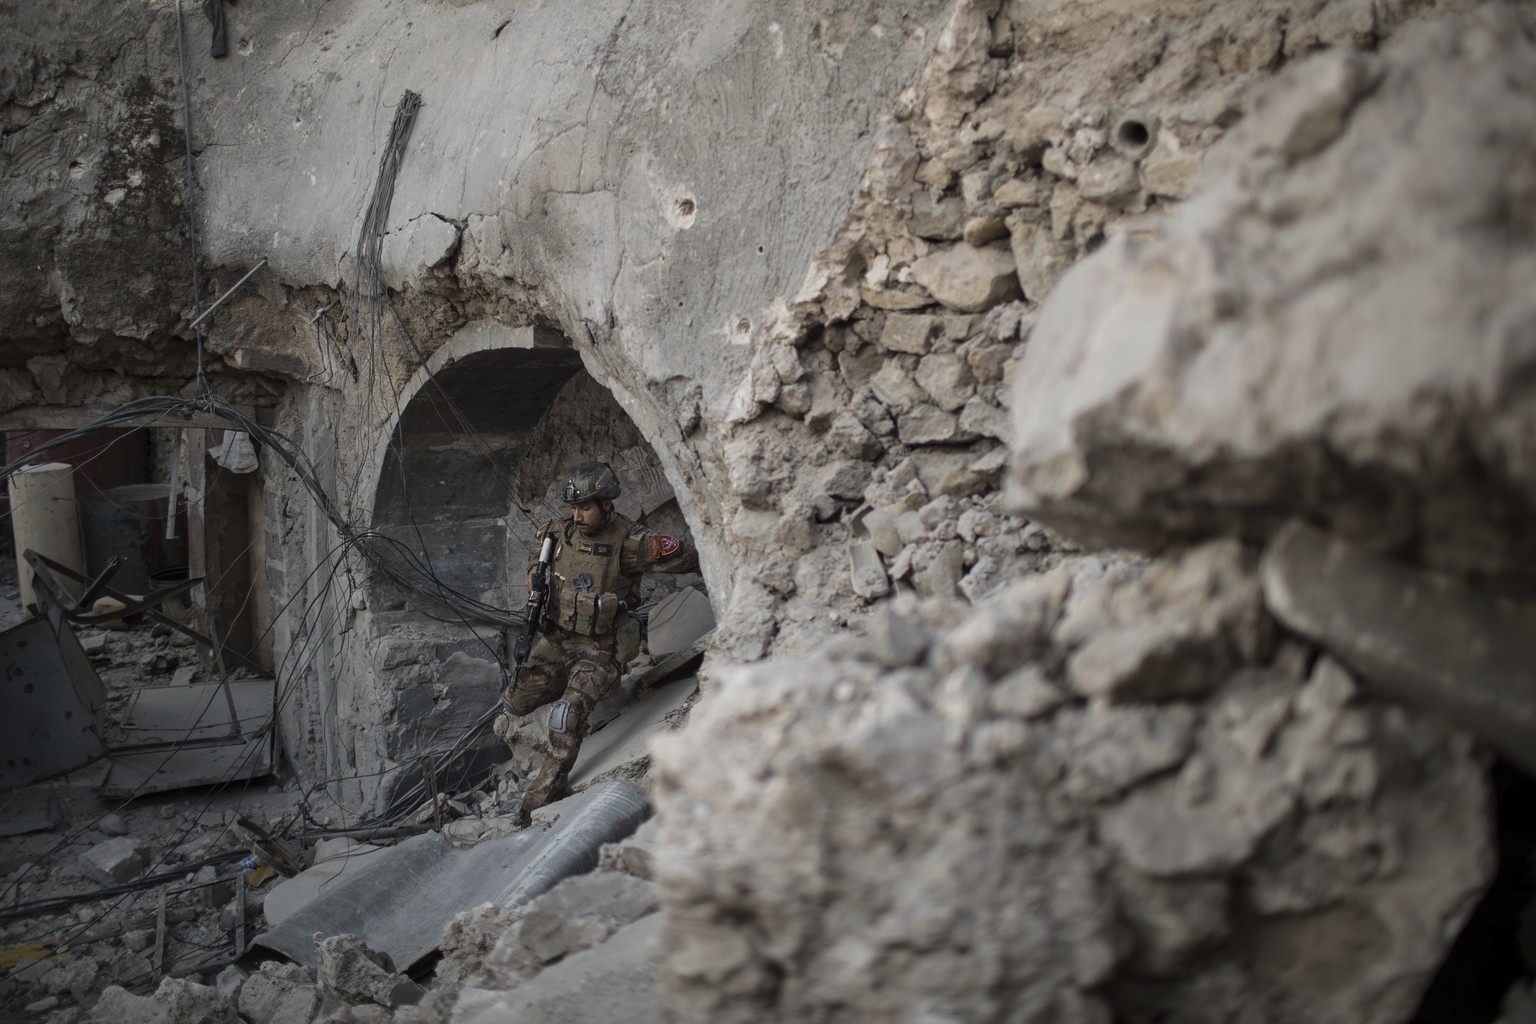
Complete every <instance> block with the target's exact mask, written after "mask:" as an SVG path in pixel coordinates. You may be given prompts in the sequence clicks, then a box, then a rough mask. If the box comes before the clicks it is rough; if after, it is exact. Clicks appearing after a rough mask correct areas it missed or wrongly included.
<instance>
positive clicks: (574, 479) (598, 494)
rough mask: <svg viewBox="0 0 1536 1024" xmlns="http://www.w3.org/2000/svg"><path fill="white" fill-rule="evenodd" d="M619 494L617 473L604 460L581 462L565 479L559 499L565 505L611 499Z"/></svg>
mask: <svg viewBox="0 0 1536 1024" xmlns="http://www.w3.org/2000/svg"><path fill="white" fill-rule="evenodd" d="M618 496H619V475H618V474H617V473H615V472H614V471H613V467H612V466H610V465H608V463H606V462H583V463H582V464H581V465H579V466H577V467H576V468H575V469H573V470H571V472H570V475H569V476H567V477H566V479H565V486H563V487H561V488H560V500H562V501H564V502H565V503H566V504H567V505H580V504H581V503H582V502H584V501H612V500H613V499H615V498H617V497H618Z"/></svg>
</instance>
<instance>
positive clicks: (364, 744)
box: [338, 325, 697, 808]
mask: <svg viewBox="0 0 1536 1024" xmlns="http://www.w3.org/2000/svg"><path fill="white" fill-rule="evenodd" d="M586 459H602V460H604V461H608V462H610V463H611V464H612V465H613V466H614V468H615V469H616V470H617V471H618V472H619V474H620V477H621V479H622V480H623V481H624V485H625V488H624V493H623V494H622V495H621V497H620V499H619V501H618V502H617V505H618V509H619V511H620V512H621V513H622V514H624V515H626V516H627V517H629V518H630V519H633V520H635V521H636V522H639V523H643V524H645V525H647V526H650V527H652V528H658V529H664V530H666V531H668V532H674V533H680V534H687V533H688V532H689V530H688V524H687V523H686V521H685V519H684V516H683V513H682V511H681V509H680V508H679V505H678V502H677V500H676V498H675V497H674V494H673V489H672V485H671V483H670V482H669V481H668V479H667V477H666V475H665V472H664V471H663V468H662V461H661V459H660V458H658V456H657V453H656V452H655V450H654V449H653V448H652V447H651V444H650V442H649V441H648V440H647V439H646V438H645V436H644V435H643V434H642V433H641V431H640V429H639V428H638V427H637V426H636V424H635V423H634V422H633V420H631V419H630V417H629V416H628V415H627V414H626V413H625V412H624V410H623V409H622V408H621V407H620V406H619V404H618V402H617V401H616V400H615V399H614V397H613V395H612V394H611V393H610V392H609V391H608V390H607V389H606V388H604V387H603V386H602V385H601V384H599V383H598V382H597V381H596V380H595V379H594V378H593V377H592V376H591V375H590V374H588V372H587V371H586V369H585V368H584V367H583V365H582V362H581V358H580V356H579V355H578V354H577V352H576V351H575V350H574V349H572V348H571V347H570V346H569V344H568V343H567V342H566V339H565V338H564V337H563V336H561V335H560V334H559V333H558V332H555V331H552V330H549V329H547V328H534V327H525V328H518V329H507V328H502V327H500V326H496V325H474V326H472V327H471V328H468V329H466V330H464V331H461V332H460V333H459V334H458V335H456V336H455V338H454V339H453V340H452V341H450V342H449V343H448V344H446V345H444V346H443V347H442V348H441V349H439V350H438V351H437V352H436V353H434V355H433V356H432V358H431V359H429V360H428V362H427V363H426V364H425V365H424V366H423V367H422V368H421V370H419V371H418V372H417V374H416V375H414V376H413V378H412V379H411V380H410V382H409V383H408V385H407V387H406V388H404V389H402V392H401V398H400V411H399V413H398V415H397V416H396V418H395V421H394V422H393V424H392V425H391V427H390V429H389V431H388V435H387V436H386V437H385V438H384V439H383V440H381V442H380V443H379V445H378V448H377V451H376V453H375V462H374V466H375V474H374V479H375V481H376V483H375V486H374V490H373V500H372V508H371V519H370V522H369V526H370V528H371V531H372V533H373V534H374V535H375V536H376V537H377V538H378V539H379V544H378V545H376V548H377V549H379V550H383V551H388V552H390V554H389V556H388V557H389V558H390V559H398V560H399V561H400V562H401V563H404V562H413V563H414V564H415V565H417V566H418V567H422V568H425V569H426V571H427V572H428V573H429V574H430V575H431V576H432V577H434V578H435V579H436V580H438V581H441V583H442V584H443V585H444V586H445V587H448V588H451V589H453V590H454V591H456V592H457V593H458V594H459V595H461V596H462V597H463V598H465V599H468V600H469V601H471V602H480V603H481V604H484V605H487V606H491V607H494V608H497V609H504V610H508V611H512V612H521V610H522V608H523V606H524V604H525V602H526V597H527V595H526V591H525V589H524V587H523V569H524V567H525V566H526V564H527V561H528V558H529V552H530V550H531V549H532V547H533V540H534V536H535V534H536V531H537V529H538V527H539V525H540V524H542V523H543V522H545V521H547V520H549V519H551V518H554V517H556V516H558V515H560V514H561V513H562V512H563V509H562V508H561V507H560V505H559V503H558V492H559V487H560V474H561V472H562V471H563V470H564V469H565V468H566V467H567V466H568V465H570V464H573V463H575V462H579V461H582V460H586ZM696 581H697V578H687V577H684V578H681V579H678V578H673V577H668V578H665V579H664V580H661V581H656V582H648V584H647V587H646V589H645V591H644V596H645V597H646V599H647V603H653V602H654V601H655V600H656V599H659V598H661V597H664V596H665V594H666V593H667V592H669V591H671V590H673V589H676V588H677V587H678V586H685V585H689V584H691V583H694V582H696ZM365 593H366V597H365V600H364V603H365V604H366V609H365V610H364V611H363V617H362V619H361V620H360V622H359V623H358V625H359V626H360V627H361V628H360V629H359V630H358V636H357V637H355V638H354V641H360V644H359V645H358V646H357V647H355V648H354V649H355V650H357V651H358V652H359V653H360V654H361V655H362V657H361V658H360V659H351V660H350V661H351V664H352V667H351V668H349V669H348V674H349V675H351V676H352V677H353V678H352V679H351V680H348V681H344V682H343V685H341V686H340V687H339V688H338V692H339V693H343V694H347V695H349V696H348V703H349V705H350V707H349V708H348V709H347V711H348V713H347V714H345V715H343V716H340V717H342V718H346V719H348V720H349V721H350V722H353V723H356V725H355V726H354V727H353V728H352V730H351V731H352V733H353V735H352V737H351V742H350V746H351V748H352V751H353V757H354V760H355V769H356V771H357V772H358V773H359V775H360V776H364V777H366V776H368V775H369V774H371V773H375V772H387V771H388V770H389V769H391V768H395V767H398V766H410V765H412V764H413V763H415V762H419V760H420V758H421V757H422V756H423V755H424V754H426V753H428V752H430V751H433V750H435V749H437V748H440V747H442V746H443V745H444V741H445V740H451V739H453V738H457V737H458V736H460V735H462V734H463V733H464V732H465V730H467V729H469V728H471V727H472V725H473V724H474V722H475V721H476V720H477V719H478V718H480V717H481V716H482V715H483V714H484V713H485V712H486V710H487V709H489V708H491V707H492V706H493V705H494V703H495V701H496V699H497V693H498V690H499V688H500V686H501V684H502V682H503V678H504V676H503V670H504V666H505V652H506V649H507V647H506V637H505V635H504V634H503V630H502V628H501V627H499V626H497V625H495V624H493V623H490V622H486V621H476V620H474V618H473V616H471V615H466V614H465V613H464V611H463V608H462V606H460V607H458V608H454V607H450V606H449V605H447V604H437V603H435V602H432V601H430V600H422V599H421V598H420V597H419V596H418V597H415V598H410V599H408V598H407V597H405V596H404V595H403V594H402V593H401V592H400V591H399V590H398V589H397V588H395V587H394V586H392V585H391V583H390V581H389V580H388V579H387V578H386V577H385V576H384V574H382V573H379V574H375V576H374V577H373V578H372V579H370V580H369V582H368V584H367V586H366V588H365ZM643 610H644V609H642V612H643ZM344 728H345V727H344ZM481 750H482V754H481V757H480V761H481V762H482V763H488V762H491V761H494V760H500V759H503V758H504V757H505V748H504V747H501V746H500V745H499V742H498V741H495V740H494V739H493V738H491V737H490V736H489V733H487V734H486V740H485V742H484V743H483V744H481ZM415 777H416V773H414V772H409V771H408V772H403V773H402V772H395V773H393V775H392V776H391V777H389V778H388V779H385V781H382V782H381V783H380V784H379V785H378V786H377V787H376V788H375V789H374V791H373V792H372V793H370V792H369V787H367V786H364V787H363V792H362V794H361V795H362V796H363V798H364V800H365V802H373V803H375V804H376V805H377V806H379V807H380V808H382V807H383V806H386V805H388V804H389V803H390V802H391V801H392V800H393V798H394V794H395V793H396V792H397V791H399V789H400V785H401V783H402V782H410V781H411V780H412V779H414V778H415ZM381 778H384V777H383V776H381Z"/></svg>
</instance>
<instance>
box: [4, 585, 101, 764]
mask: <svg viewBox="0 0 1536 1024" xmlns="http://www.w3.org/2000/svg"><path fill="white" fill-rule="evenodd" d="M51 611H52V615H51V616H50V617H49V618H41V619H28V620H27V621H25V622H23V623H20V624H19V625H15V626H12V627H11V628H10V629H7V630H5V631H4V632H3V633H0V788H10V787H13V786H23V785H26V784H28V783H30V782H35V781H37V780H39V779H45V778H48V777H49V776H52V775H57V774H59V773H61V772H67V771H69V770H71V769H73V768H78V767H80V766H81V765H84V764H88V763H89V762H91V761H93V760H95V759H96V758H98V757H100V756H102V754H103V753H104V751H103V749H102V745H101V740H100V739H98V738H97V736H96V734H95V733H94V732H92V725H93V723H94V716H95V712H96V709H97V708H99V707H101V705H102V704H103V703H104V702H105V700H106V688H105V687H104V686H102V684H101V678H100V677H99V676H97V675H96V670H95V669H94V668H92V667H91V662H90V659H89V658H87V657H86V656H85V651H83V650H81V649H80V641H79V640H78V639H76V638H75V634H74V631H73V630H71V629H70V628H69V627H68V626H67V625H65V624H64V623H63V622H62V620H61V619H59V617H58V614H57V610H56V609H53V610H51ZM50 619H51V621H50Z"/></svg>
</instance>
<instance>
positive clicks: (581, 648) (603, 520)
mask: <svg viewBox="0 0 1536 1024" xmlns="http://www.w3.org/2000/svg"><path fill="white" fill-rule="evenodd" d="M618 496H619V478H618V475H617V474H616V473H614V471H613V469H612V467H610V466H609V465H608V464H607V463H606V462H583V463H582V464H581V465H579V466H577V467H576V468H575V469H573V470H572V471H571V473H570V476H569V477H567V479H566V481H565V486H564V487H563V488H562V489H561V498H562V499H563V500H564V501H565V503H566V504H567V505H569V506H570V508H571V511H570V514H569V515H567V516H564V517H563V518H561V519H552V520H550V521H549V522H547V523H545V524H544V525H543V526H541V527H540V528H539V535H538V542H539V544H540V546H542V544H543V541H544V538H545V537H553V538H554V542H555V543H554V554H553V556H552V558H551V561H550V573H549V597H548V599H547V601H546V602H545V606H544V608H545V611H544V621H543V622H542V623H541V624H540V632H539V637H538V640H537V641H536V642H535V643H534V645H533V650H532V652H531V653H530V654H529V656H528V661H527V663H526V664H525V665H524V666H523V669H522V672H521V674H520V675H519V678H518V681H517V685H516V688H515V689H513V690H512V692H510V693H503V694H502V700H503V701H504V702H505V703H506V704H507V706H508V707H510V708H511V709H512V712H513V714H516V715H526V714H528V713H530V712H531V711H533V710H534V709H535V708H537V707H540V706H542V705H544V704H548V703H549V702H550V701H554V703H553V704H552V705H551V706H550V709H549V751H548V753H547V755H546V756H545V757H544V759H543V763H542V764H541V765H540V766H539V768H538V769H537V770H535V772H534V774H533V777H532V779H531V780H530V781H529V784H528V789H527V790H526V791H525V792H524V794H523V806H522V813H523V816H524V818H526V817H527V815H528V814H529V813H530V812H532V811H534V810H537V809H538V808H540V807H543V806H544V805H545V804H547V803H549V802H550V801H552V800H556V799H558V798H559V797H561V796H563V795H564V791H565V786H566V780H567V779H568V778H569V776H570V773H571V766H572V765H574V764H575V763H576V755H577V753H578V752H579V751H580V749H581V741H582V740H584V739H586V736H587V729H588V725H589V719H590V718H591V714H592V707H593V705H595V704H596V703H597V702H598V700H600V699H601V698H602V697H603V696H604V695H605V694H606V693H608V691H609V690H611V689H612V688H613V685H614V684H615V683H616V682H618V679H619V669H620V663H619V658H618V652H617V648H618V633H619V630H620V629H621V627H623V626H624V625H625V623H626V622H627V621H630V617H629V612H630V611H631V610H632V609H633V608H635V607H636V606H637V605H638V604H639V590H640V577H641V576H642V575H643V574H644V573H647V572H667V573H683V572H695V571H697V569H698V565H699V558H698V554H697V552H695V551H694V550H693V548H692V547H691V546H690V545H688V544H687V543H685V542H684V541H683V540H681V539H680V538H677V537H672V536H669V535H667V534H664V533H649V532H646V531H644V530H641V529H640V528H639V527H637V526H636V525H635V524H634V523H632V522H630V521H629V520H628V519H625V518H624V517H623V516H621V515H619V514H618V513H616V512H615V511H614V510H613V500H614V499H615V498H617V497H618ZM532 575H533V567H530V568H529V579H530V586H531V585H532V583H531V581H532ZM512 724H513V723H512V720H511V716H510V715H503V716H501V718H500V719H499V720H498V722H497V726H498V728H497V730H496V731H497V734H498V735H499V736H501V738H502V739H503V740H507V739H508V738H509V736H510V730H511V726H512Z"/></svg>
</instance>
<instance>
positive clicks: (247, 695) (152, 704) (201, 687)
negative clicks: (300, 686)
mask: <svg viewBox="0 0 1536 1024" xmlns="http://www.w3.org/2000/svg"><path fill="white" fill-rule="evenodd" d="M275 685H276V684H275V683H274V682H273V681H272V680H271V679H232V680H230V682H229V692H230V696H231V697H233V698H234V704H235V714H236V716H237V719H238V723H239V729H238V730H235V729H232V728H230V720H229V700H228V699H227V698H226V697H225V696H224V689H223V684H222V683H193V684H192V685H191V686H147V687H145V688H144V689H142V690H139V691H138V692H137V693H135V694H134V695H133V699H132V700H131V701H130V702H129V705H128V711H127V713H126V714H124V715H123V718H122V720H121V723H120V724H119V725H118V726H117V727H116V728H114V729H112V730H110V731H109V732H107V733H105V734H104V735H103V737H102V738H103V739H104V740H105V741H106V744H107V746H108V747H109V748H111V750H112V752H113V753H114V754H116V753H118V752H119V751H123V750H128V749H132V748H135V747H148V746H160V745H165V744H171V743H210V742H213V743H218V742H227V741H230V740H234V739H236V738H238V737H240V736H249V735H250V734H251V733H254V732H256V731H257V730H258V729H261V728H262V727H264V726H265V725H266V724H267V723H268V722H269V721H271V718H272V702H273V697H274V692H275V691H274V686H275Z"/></svg>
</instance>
